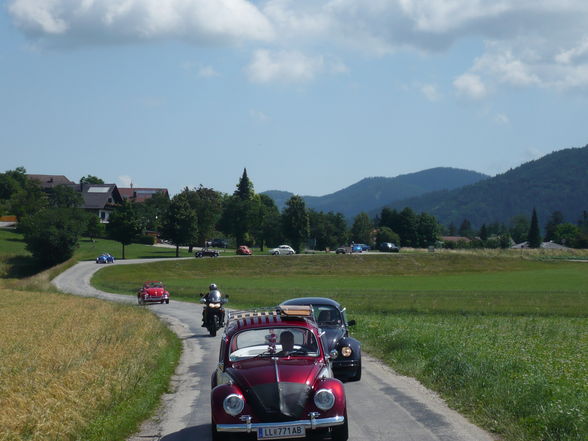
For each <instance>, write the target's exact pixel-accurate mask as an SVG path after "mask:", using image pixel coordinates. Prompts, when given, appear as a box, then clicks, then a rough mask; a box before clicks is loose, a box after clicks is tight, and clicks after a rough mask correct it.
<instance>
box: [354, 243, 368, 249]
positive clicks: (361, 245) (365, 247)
mask: <svg viewBox="0 0 588 441" xmlns="http://www.w3.org/2000/svg"><path fill="white" fill-rule="evenodd" d="M355 245H356V246H359V247H361V251H369V250H371V249H372V247H370V246H369V245H366V244H365V243H356V244H355Z"/></svg>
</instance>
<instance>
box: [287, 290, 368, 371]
mask: <svg viewBox="0 0 588 441" xmlns="http://www.w3.org/2000/svg"><path fill="white" fill-rule="evenodd" d="M284 305H309V306H311V307H312V310H313V313H314V317H315V320H316V322H317V323H318V326H319V327H320V328H321V330H322V331H324V334H323V338H324V339H325V341H326V346H327V352H331V351H333V350H336V351H337V356H336V357H335V358H333V360H332V363H333V373H334V374H335V377H336V378H338V379H340V380H341V381H359V380H361V343H360V342H359V341H357V340H356V339H355V338H353V337H351V336H350V335H349V326H353V325H355V320H347V312H346V310H345V308H343V307H342V306H341V305H340V304H339V303H338V302H336V301H335V300H332V299H328V298H325V297H300V298H297V299H290V300H286V301H285V302H283V303H282V304H281V305H280V306H284Z"/></svg>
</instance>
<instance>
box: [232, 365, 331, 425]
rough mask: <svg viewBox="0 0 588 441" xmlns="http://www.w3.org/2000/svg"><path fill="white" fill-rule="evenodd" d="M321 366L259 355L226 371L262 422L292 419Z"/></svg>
mask: <svg viewBox="0 0 588 441" xmlns="http://www.w3.org/2000/svg"><path fill="white" fill-rule="evenodd" d="M324 368H325V366H324V364H323V363H317V362H315V360H314V359H309V358H291V359H289V358H284V357H282V358H277V359H272V358H263V359H254V360H245V361H242V362H238V363H235V364H234V365H233V367H231V368H228V369H227V373H228V374H229V375H230V376H231V377H232V378H233V380H234V381H235V383H236V384H237V385H238V386H239V387H240V388H241V390H242V391H243V394H244V395H245V399H246V400H247V402H249V403H250V404H251V405H252V406H253V408H254V409H255V410H256V412H257V413H258V415H259V417H260V418H262V419H263V420H264V421H281V420H284V419H291V420H295V419H298V418H300V417H301V415H302V414H303V412H304V408H305V405H306V402H307V400H308V396H309V393H310V391H311V389H312V386H313V385H314V382H315V379H316V378H317V376H318V375H319V374H320V373H321V371H322V370H323V369H324Z"/></svg>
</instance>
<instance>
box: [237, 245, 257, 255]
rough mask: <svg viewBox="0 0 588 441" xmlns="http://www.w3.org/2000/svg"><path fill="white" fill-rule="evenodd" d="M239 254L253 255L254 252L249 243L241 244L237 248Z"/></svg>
mask: <svg viewBox="0 0 588 441" xmlns="http://www.w3.org/2000/svg"><path fill="white" fill-rule="evenodd" d="M237 254H239V255H241V256H251V255H253V252H252V251H251V249H250V248H249V247H248V246H247V245H241V246H240V247H239V248H237Z"/></svg>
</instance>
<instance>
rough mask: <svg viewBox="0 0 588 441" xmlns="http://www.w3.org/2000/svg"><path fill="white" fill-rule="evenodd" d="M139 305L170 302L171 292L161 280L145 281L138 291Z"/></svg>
mask: <svg viewBox="0 0 588 441" xmlns="http://www.w3.org/2000/svg"><path fill="white" fill-rule="evenodd" d="M137 301H138V302H139V305H145V304H147V303H169V292H168V290H167V289H165V285H164V284H163V283H161V282H158V281H155V280H152V281H149V282H145V283H144V284H143V286H142V287H141V289H139V291H138V292H137Z"/></svg>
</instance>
